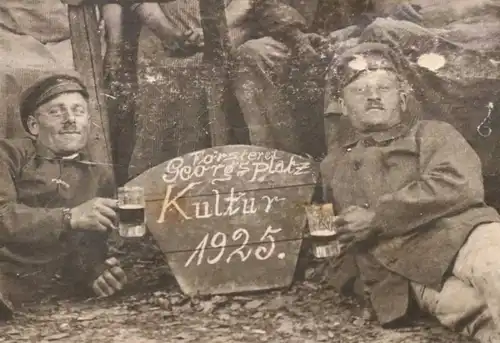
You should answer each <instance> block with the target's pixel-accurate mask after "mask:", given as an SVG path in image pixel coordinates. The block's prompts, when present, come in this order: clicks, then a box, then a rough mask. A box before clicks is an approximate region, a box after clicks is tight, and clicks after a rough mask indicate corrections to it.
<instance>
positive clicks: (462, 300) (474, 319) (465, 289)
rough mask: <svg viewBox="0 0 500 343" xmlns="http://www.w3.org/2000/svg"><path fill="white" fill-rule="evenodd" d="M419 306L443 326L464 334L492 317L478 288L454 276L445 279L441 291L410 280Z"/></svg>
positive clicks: (481, 325) (470, 332)
mask: <svg viewBox="0 0 500 343" xmlns="http://www.w3.org/2000/svg"><path fill="white" fill-rule="evenodd" d="M412 289H413V291H414V296H415V298H416V300H417V303H418V305H419V307H420V308H421V309H422V310H423V311H425V312H427V313H429V314H431V315H432V316H434V317H435V318H436V319H438V320H439V322H440V323H441V324H443V325H444V326H446V327H448V328H450V329H452V330H455V331H459V332H463V333H466V334H468V335H474V333H475V332H476V331H477V330H479V328H481V327H483V326H484V325H485V324H486V323H488V322H490V321H491V320H492V318H491V315H490V312H489V310H488V307H487V304H486V302H485V301H484V299H483V298H482V297H481V295H480V294H479V293H478V291H477V290H476V289H475V288H474V287H472V286H470V285H468V284H466V283H464V282H463V281H462V280H460V279H458V278H457V277H454V276H452V277H450V278H448V279H447V280H446V282H445V283H444V285H443V288H442V289H441V291H437V290H434V289H431V288H429V287H426V286H423V285H419V284H416V283H412Z"/></svg>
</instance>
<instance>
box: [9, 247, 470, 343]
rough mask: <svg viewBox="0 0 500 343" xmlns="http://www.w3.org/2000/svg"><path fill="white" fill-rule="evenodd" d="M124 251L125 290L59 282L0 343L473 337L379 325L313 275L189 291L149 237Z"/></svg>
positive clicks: (396, 342)
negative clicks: (282, 283)
mask: <svg viewBox="0 0 500 343" xmlns="http://www.w3.org/2000/svg"><path fill="white" fill-rule="evenodd" d="M116 253H118V254H119V253H120V251H116ZM121 253H122V254H123V256H122V260H123V261H124V266H125V268H126V269H127V270H128V271H129V276H130V279H131V283H130V287H129V289H128V290H127V291H126V292H125V293H123V294H121V295H119V296H116V297H114V298H112V299H102V300H96V299H79V298H75V297H72V296H69V295H67V294H65V292H64V287H63V286H62V285H60V287H56V289H53V290H52V291H50V292H44V294H43V296H41V298H40V302H39V303H38V304H30V305H28V306H27V307H26V308H25V309H24V310H23V311H22V312H20V313H19V314H17V315H16V317H15V318H14V319H13V320H12V321H10V322H7V323H4V324H0V342H9V343H18V342H110V343H111V342H120V343H153V342H178V343H188V342H197V343H217V342H220V343H229V342H231V343H233V342H234V343H239V342H241V343H256V342H276V343H277V342H280V343H281V342H290V343H294V342H297V343H299V342H300V343H303V342H305V343H313V342H339V343H344V342H357V343H362V342H370V343H377V342H380V343H382V342H384V343H402V342H419V343H424V342H425V343H427V342H429V343H431V342H432V343H461V342H471V341H470V340H467V339H464V338H462V337H459V336H456V335H454V334H451V333H449V332H447V331H446V330H444V329H442V328H440V327H439V326H438V325H437V324H436V323H434V322H432V321H428V320H419V321H418V322H416V323H414V324H413V325H412V326H410V327H405V328H401V329H398V330H383V329H381V328H379V327H377V325H375V324H374V323H371V322H368V321H365V320H364V319H363V318H362V316H361V315H360V314H361V313H362V311H361V310H360V308H359V306H357V305H356V303H355V302H353V301H351V300H349V299H343V298H340V297H339V296H338V295H337V294H336V293H335V292H334V291H333V290H331V289H329V288H328V287H327V286H325V285H324V284H322V283H320V282H316V281H314V278H312V279H310V280H307V281H301V282H297V283H296V284H295V285H293V286H292V287H291V288H290V289H286V290H280V291H271V292H262V293H258V294H239V295H232V296H214V297H206V298H188V297H185V296H184V295H182V294H181V293H180V291H179V288H178V287H177V285H176V283H175V279H174V278H173V277H172V275H171V274H170V273H169V271H168V268H167V267H166V264H165V263H164V262H163V258H162V255H161V253H160V252H159V251H158V250H157V249H156V248H155V246H154V245H153V244H151V243H147V244H146V243H145V244H142V246H141V247H140V249H134V250H132V251H130V250H129V251H127V250H125V251H123V250H122V252H121ZM308 274H309V275H313V274H314V273H308Z"/></svg>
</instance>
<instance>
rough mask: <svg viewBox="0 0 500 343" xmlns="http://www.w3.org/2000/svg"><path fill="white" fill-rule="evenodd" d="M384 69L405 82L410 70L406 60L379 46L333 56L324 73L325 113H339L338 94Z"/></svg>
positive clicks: (364, 46)
mask: <svg viewBox="0 0 500 343" xmlns="http://www.w3.org/2000/svg"><path fill="white" fill-rule="evenodd" d="M378 69H385V70H390V71H393V72H394V73H396V74H398V75H400V76H401V77H402V78H403V79H406V73H407V72H408V71H409V70H410V69H411V68H410V65H409V64H408V62H407V61H406V59H405V58H404V57H403V56H402V55H401V54H400V53H399V52H398V51H396V50H394V49H392V48H391V47H389V46H388V45H386V44H383V43H372V42H365V43H360V44H358V45H356V46H354V47H351V48H349V49H347V50H345V51H343V52H342V53H340V54H339V55H337V56H334V58H333V59H332V62H331V63H330V66H329V68H328V71H327V76H326V81H327V87H328V88H329V89H327V92H326V93H327V97H326V98H325V101H326V104H325V113H340V108H339V105H338V102H337V101H336V100H335V98H338V96H339V95H340V91H341V90H342V89H343V88H344V87H346V86H347V85H349V84H350V83H351V82H353V81H354V80H356V79H357V78H359V77H360V76H361V75H363V74H364V73H366V72H368V71H373V70H378Z"/></svg>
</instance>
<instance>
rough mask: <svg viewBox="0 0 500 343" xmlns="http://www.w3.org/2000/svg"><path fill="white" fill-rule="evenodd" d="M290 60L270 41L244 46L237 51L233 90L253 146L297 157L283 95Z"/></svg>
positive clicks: (296, 140)
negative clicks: (282, 151) (273, 149)
mask: <svg viewBox="0 0 500 343" xmlns="http://www.w3.org/2000/svg"><path fill="white" fill-rule="evenodd" d="M289 57H290V52H289V50H288V48H287V46H286V45H284V44H282V43H280V42H277V41H276V40H274V39H273V38H270V37H264V38H260V39H254V40H250V41H247V42H245V43H244V44H242V45H241V46H240V47H239V48H237V50H236V60H237V67H236V70H235V71H234V73H235V74H234V79H233V88H234V92H235V95H236V98H237V99H238V102H239V105H240V107H241V110H242V112H243V117H244V119H245V122H246V124H247V126H248V129H249V132H250V141H251V143H252V144H254V145H259V146H265V147H269V148H276V149H280V150H284V151H289V152H293V153H300V152H301V150H302V146H301V142H300V139H299V136H298V128H297V125H298V123H297V121H296V118H294V116H293V112H292V110H291V108H290V105H289V104H288V103H287V101H286V97H285V95H284V94H283V90H284V84H285V82H287V80H288V68H287V65H288V63H289Z"/></svg>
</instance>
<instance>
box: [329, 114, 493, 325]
mask: <svg viewBox="0 0 500 343" xmlns="http://www.w3.org/2000/svg"><path fill="white" fill-rule="evenodd" d="M321 171H322V175H323V179H324V181H323V182H324V188H325V194H326V195H327V196H329V198H330V199H331V200H332V201H333V203H334V206H335V209H336V211H337V213H338V212H340V211H342V210H343V209H345V208H347V207H348V206H350V205H358V206H364V207H368V208H369V209H371V210H373V211H374V212H375V218H374V221H373V226H374V227H377V228H379V229H380V230H381V233H380V234H379V236H378V238H377V239H375V240H373V241H372V242H370V244H369V245H368V246H366V247H364V248H363V249H362V250H360V251H358V252H357V253H356V254H347V255H345V256H343V257H341V258H340V260H339V261H337V262H338V264H337V265H338V267H339V269H338V274H337V277H336V279H335V280H334V285H336V286H337V287H338V288H339V289H341V288H342V287H343V286H344V285H345V284H346V283H347V281H349V280H350V279H351V280H352V277H354V276H355V273H358V272H359V273H360V275H361V279H364V282H365V283H366V284H367V285H368V286H369V288H370V293H371V295H370V296H371V301H372V305H373V307H374V309H375V311H376V313H377V315H378V319H379V321H380V322H381V323H382V324H384V323H389V322H391V321H393V320H395V319H398V318H401V317H402V316H404V315H405V313H406V311H407V307H408V303H409V283H408V282H409V281H408V280H411V281H415V282H418V283H421V284H424V285H427V286H429V287H432V288H435V289H440V288H441V287H442V284H443V281H444V279H445V277H446V273H447V272H448V271H449V270H450V266H451V265H452V263H453V260H454V258H455V256H456V254H457V252H458V250H459V249H460V248H461V246H462V245H463V244H464V242H465V240H466V239H467V237H468V235H469V234H470V232H471V231H472V230H473V229H474V228H475V227H476V226H477V225H479V224H481V223H487V222H493V221H498V220H500V217H499V215H498V213H497V212H496V210H494V209H493V208H491V207H488V206H487V205H485V203H484V200H483V181H482V174H481V163H480V161H479V158H478V156H477V155H476V153H475V152H474V150H473V149H472V148H471V147H470V146H469V144H468V143H467V142H466V141H465V139H464V138H463V137H462V136H461V135H460V134H459V133H458V132H457V131H456V130H455V129H454V128H453V127H452V126H451V125H449V124H447V123H444V122H439V121H418V120H416V119H413V120H408V121H406V123H402V124H401V125H399V126H397V127H395V128H393V129H392V130H390V131H389V132H385V133H381V134H378V135H374V136H371V137H361V136H357V137H356V138H354V139H351V140H344V141H341V142H338V143H337V144H335V145H333V146H332V147H330V151H329V154H328V156H327V157H326V158H325V160H324V161H323V162H322V164H321ZM349 266H350V267H351V268H350V269H349V268H348V267H349ZM353 266H355V267H356V268H357V269H359V271H356V270H353V269H352V267H353Z"/></svg>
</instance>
